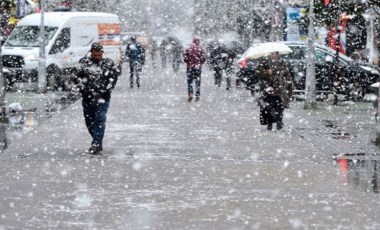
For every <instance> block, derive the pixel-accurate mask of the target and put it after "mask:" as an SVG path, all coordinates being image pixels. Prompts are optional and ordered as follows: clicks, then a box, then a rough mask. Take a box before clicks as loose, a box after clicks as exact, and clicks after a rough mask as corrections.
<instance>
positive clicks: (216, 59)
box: [210, 44, 236, 69]
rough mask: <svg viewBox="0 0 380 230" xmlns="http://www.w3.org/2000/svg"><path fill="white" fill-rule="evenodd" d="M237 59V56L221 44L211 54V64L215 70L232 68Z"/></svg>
mask: <svg viewBox="0 0 380 230" xmlns="http://www.w3.org/2000/svg"><path fill="white" fill-rule="evenodd" d="M235 58H236V54H235V53H234V52H232V51H231V50H228V49H226V48H225V47H224V46H223V45H221V44H218V45H217V46H216V47H214V48H213V49H212V50H211V52H210V64H211V65H212V67H213V68H214V69H227V68H231V67H232V65H233V60H234V59H235Z"/></svg>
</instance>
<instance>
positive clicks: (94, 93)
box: [74, 53, 121, 102]
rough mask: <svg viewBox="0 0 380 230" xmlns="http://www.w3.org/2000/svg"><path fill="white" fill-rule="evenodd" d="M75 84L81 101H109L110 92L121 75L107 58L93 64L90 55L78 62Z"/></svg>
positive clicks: (118, 67)
mask: <svg viewBox="0 0 380 230" xmlns="http://www.w3.org/2000/svg"><path fill="white" fill-rule="evenodd" d="M79 64H80V66H79V68H78V69H77V78H76V79H75V82H74V83H75V84H76V87H75V88H77V89H79V92H80V93H81V94H82V98H83V101H86V102H99V100H105V101H109V100H110V98H111V91H112V89H113V88H115V85H116V82H117V79H118V76H119V75H120V73H121V68H120V66H119V65H115V64H114V62H113V61H112V60H111V59H109V58H103V59H102V60H100V61H99V63H95V62H94V61H93V60H92V58H91V56H90V53H89V54H88V55H87V56H86V57H83V58H81V59H80V60H79Z"/></svg>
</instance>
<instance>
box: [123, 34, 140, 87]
mask: <svg viewBox="0 0 380 230" xmlns="http://www.w3.org/2000/svg"><path fill="white" fill-rule="evenodd" d="M125 56H127V57H128V59H129V69H130V79H129V80H130V87H131V88H133V84H134V76H135V77H136V85H137V88H140V75H141V72H142V66H143V65H144V64H145V49H144V47H143V46H142V45H141V44H140V43H139V42H137V40H136V36H132V37H131V42H130V43H128V44H127V48H126V51H125Z"/></svg>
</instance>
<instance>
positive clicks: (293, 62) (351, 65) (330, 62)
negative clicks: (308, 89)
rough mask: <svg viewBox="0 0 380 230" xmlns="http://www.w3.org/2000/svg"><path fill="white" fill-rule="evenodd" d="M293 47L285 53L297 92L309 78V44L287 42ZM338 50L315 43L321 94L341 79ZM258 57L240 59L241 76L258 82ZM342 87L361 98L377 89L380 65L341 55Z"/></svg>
mask: <svg viewBox="0 0 380 230" xmlns="http://www.w3.org/2000/svg"><path fill="white" fill-rule="evenodd" d="M284 43H285V44H286V45H288V46H289V47H290V48H291V49H292V51H293V52H292V53H290V54H288V55H283V56H282V58H283V59H284V60H285V61H286V62H287V64H288V67H289V70H290V73H291V76H292V79H293V83H294V93H303V92H304V90H305V77H306V67H307V54H308V47H307V43H305V42H284ZM335 54H336V52H335V51H334V50H332V49H330V48H328V47H326V46H323V45H320V44H315V75H316V89H317V93H320V94H329V93H332V92H333V90H334V89H333V86H334V84H335V83H336V82H337V81H336V79H335V78H336V77H335V76H336V74H335V62H334V58H335ZM257 62H258V60H250V59H245V58H244V55H243V57H242V58H241V59H240V61H239V66H240V70H239V72H238V77H239V78H240V79H242V81H244V80H245V81H246V82H247V86H249V84H250V83H251V82H253V83H255V82H257V76H255V68H256V67H257ZM338 66H339V69H338V71H339V72H338V73H339V75H338V76H339V81H338V82H339V83H340V84H339V87H338V93H339V94H343V95H344V96H345V97H346V99H361V98H363V96H364V95H365V94H366V93H370V92H372V91H373V89H371V87H370V85H371V84H373V83H375V82H377V81H378V80H379V77H380V71H379V68H378V67H376V66H374V65H371V64H369V63H366V62H358V61H355V60H353V59H351V58H349V57H347V56H346V55H343V54H340V55H339V62H338Z"/></svg>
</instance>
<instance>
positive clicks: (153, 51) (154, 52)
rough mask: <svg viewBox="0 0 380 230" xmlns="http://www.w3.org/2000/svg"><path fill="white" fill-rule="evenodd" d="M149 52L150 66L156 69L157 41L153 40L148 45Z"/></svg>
mask: <svg viewBox="0 0 380 230" xmlns="http://www.w3.org/2000/svg"><path fill="white" fill-rule="evenodd" d="M149 50H150V57H151V59H152V66H153V68H157V51H158V45H157V41H156V40H153V41H152V42H151V44H150V45H149Z"/></svg>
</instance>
